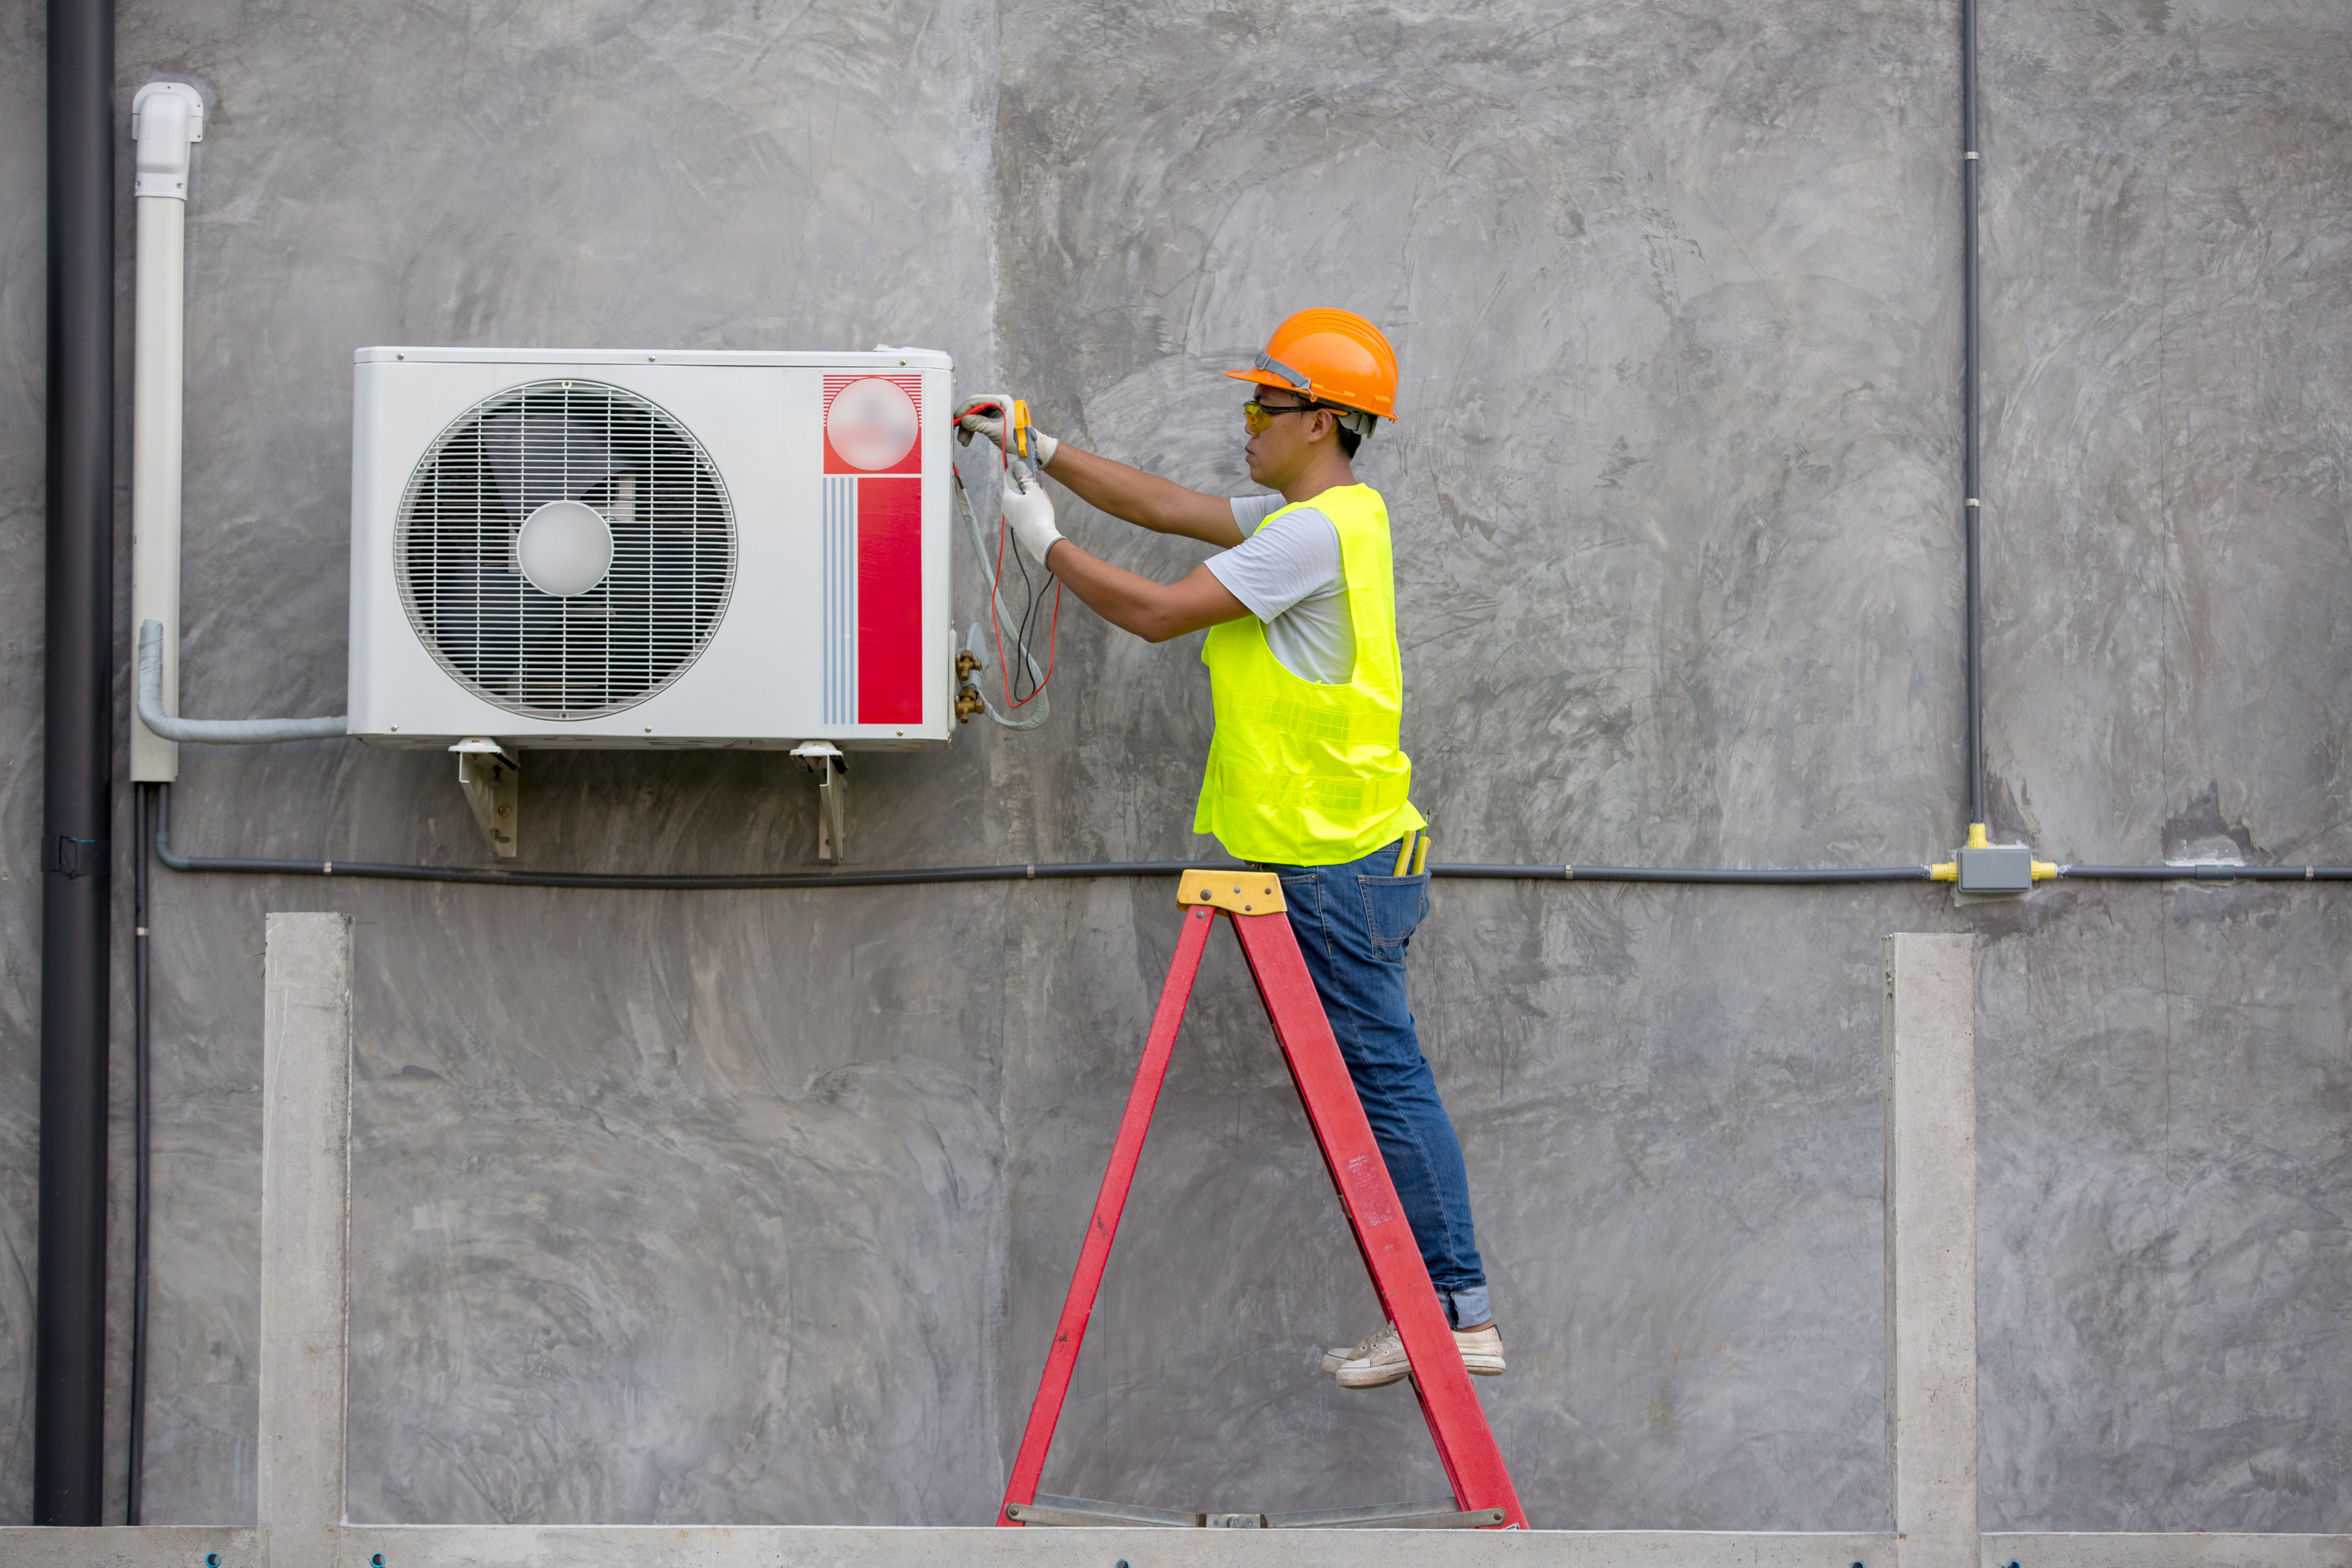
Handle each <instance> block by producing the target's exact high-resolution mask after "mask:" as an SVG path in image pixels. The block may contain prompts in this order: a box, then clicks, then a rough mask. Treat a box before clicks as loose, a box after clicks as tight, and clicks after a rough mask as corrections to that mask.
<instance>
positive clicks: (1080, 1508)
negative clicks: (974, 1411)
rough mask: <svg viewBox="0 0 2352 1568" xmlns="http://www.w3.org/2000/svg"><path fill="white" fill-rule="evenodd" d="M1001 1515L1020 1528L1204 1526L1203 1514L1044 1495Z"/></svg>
mask: <svg viewBox="0 0 2352 1568" xmlns="http://www.w3.org/2000/svg"><path fill="white" fill-rule="evenodd" d="M1004 1512H1005V1516H1006V1517H1007V1518H1010V1519H1016V1520H1019V1521H1021V1522H1022V1523H1024V1524H1075V1525H1096V1526H1099V1525H1105V1524H1141V1525H1150V1526H1153V1527H1155V1528H1159V1529H1179V1530H1181V1529H1184V1528H1186V1527H1190V1528H1192V1529H1194V1530H1198V1529H1199V1528H1201V1527H1202V1525H1204V1524H1206V1523H1207V1522H1208V1516H1207V1515H1206V1514H1199V1513H1183V1512H1179V1511H1178V1510H1175V1509H1169V1508H1146V1507H1144V1506H1143V1505H1142V1504H1141V1503H1133V1502H1098V1501H1097V1500H1095V1499H1093V1498H1083V1497H1053V1496H1050V1495H1048V1494H1047V1493H1045V1492H1039V1493H1038V1494H1037V1500H1036V1501H1035V1502H1016V1503H1008V1504H1006V1505H1005V1509H1004Z"/></svg>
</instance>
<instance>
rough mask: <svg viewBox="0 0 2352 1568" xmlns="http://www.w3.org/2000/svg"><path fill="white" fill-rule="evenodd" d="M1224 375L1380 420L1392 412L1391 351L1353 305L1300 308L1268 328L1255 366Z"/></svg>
mask: <svg viewBox="0 0 2352 1568" xmlns="http://www.w3.org/2000/svg"><path fill="white" fill-rule="evenodd" d="M1225 374H1227V375H1230V376H1232V377H1233V378H1234V380H1235V381H1254V382H1255V383H1257V384H1259V385H1260V386H1279V387H1284V388H1286V389H1287V390H1289V391H1292V392H1295V393H1297V394H1298V395H1300V396H1302V397H1309V398H1312V399H1314V400H1315V401H1316V402H1318V403H1336V404H1338V405H1339V406H1340V407H1342V408H1353V409H1358V410H1360V411H1361V412H1363V413H1366V414H1376V415H1378V416H1380V417H1381V418H1383V419H1393V418H1395V417H1396V387H1397V362H1396V350H1394V349H1392V348H1391V347H1389V341H1388V339H1387V338H1385V337H1383V336H1382V335H1381V330H1380V329H1379V328H1378V327H1376V326H1374V325H1372V324H1371V322H1370V321H1366V320H1364V318H1363V317H1361V316H1359V315H1358V314H1356V313H1355V312H1354V311H1353V310H1330V309H1328V308H1326V307H1322V306H1318V307H1317V308H1316V309H1314V310H1301V311H1299V312H1298V313H1297V315H1295V316H1293V317H1291V318H1290V319H1289V320H1288V321H1285V322H1283V323H1282V325H1280V326H1278V327H1276V328H1275V329H1274V336H1272V337H1270V338H1268V339H1266V340H1265V349H1264V350H1263V351H1262V352H1261V353H1259V354H1258V356H1257V364H1256V365H1255V368H1253V369H1250V370H1229V371H1227V372H1225ZM1367 428H1369V426H1367Z"/></svg>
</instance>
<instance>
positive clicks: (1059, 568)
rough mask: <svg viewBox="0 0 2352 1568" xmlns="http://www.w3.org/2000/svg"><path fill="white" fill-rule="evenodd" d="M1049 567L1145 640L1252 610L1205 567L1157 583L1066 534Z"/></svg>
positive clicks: (1048, 555)
mask: <svg viewBox="0 0 2352 1568" xmlns="http://www.w3.org/2000/svg"><path fill="white" fill-rule="evenodd" d="M1055 477H1056V478H1059V477H1060V476H1059V475H1056V476H1055ZM1045 569H1046V570H1047V571H1049V572H1051V573H1052V574H1054V575H1055V576H1056V577H1059V578H1060V579H1061V580H1062V582H1063V584H1065V585H1066V586H1067V587H1068V588H1069V590H1070V592H1071V593H1073V594H1076V595H1077V596H1078V599H1079V602H1080V603H1082V604H1084V605H1086V606H1087V608H1088V609H1090V610H1092V611H1093V612H1094V613H1095V614H1096V615H1098V616H1101V617H1102V618H1103V619H1104V620H1107V621H1108V622H1109V623H1110V624H1111V625H1113V626H1117V627H1118V628H1119V630H1121V631H1124V632H1132V633H1134V634H1135V635H1136V636H1137V637H1141V638H1142V639H1143V640H1144V641H1146V642H1155V643H1158V642H1166V641H1167V640H1168V639H1169V638H1171V637H1182V636H1183V635H1184V634H1185V633H1186V632H1196V631H1199V630H1200V629H1201V628H1202V626H1216V625H1219V624H1220V623H1222V622H1224V621H1234V620H1239V619H1241V618H1242V617H1243V616H1246V615H1248V614H1249V609H1248V607H1247V606H1246V605H1243V603H1242V602H1241V601H1240V600H1239V599H1236V598H1234V595H1233V593H1232V591H1231V590H1230V589H1228V588H1227V587H1226V586H1225V585H1224V584H1223V583H1220V582H1218V581H1217V579H1216V575H1215V574H1213V573H1212V572H1211V571H1210V570H1209V569H1208V568H1207V567H1205V566H1196V567H1194V568H1193V569H1192V573H1191V574H1190V575H1188V576H1186V577H1185V578H1183V579H1182V580H1181V582H1176V583H1155V582H1153V581H1152V580H1151V579H1150V578H1149V577H1146V576H1143V575H1141V574H1138V573H1134V572H1129V571H1128V570H1127V569H1126V568H1125V567H1123V566H1114V565H1112V564H1111V563H1109V562H1108V561H1105V560H1103V559H1101V558H1100V557H1099V556H1094V555H1089V554H1087V552H1085V551H1083V550H1081V549H1079V548H1078V547H1077V546H1076V545H1075V544H1073V543H1071V542H1069V541H1068V540H1066V539H1064V540H1058V541H1056V542H1055V544H1054V546H1053V547H1052V548H1051V549H1049V550H1048V551H1046V552H1045Z"/></svg>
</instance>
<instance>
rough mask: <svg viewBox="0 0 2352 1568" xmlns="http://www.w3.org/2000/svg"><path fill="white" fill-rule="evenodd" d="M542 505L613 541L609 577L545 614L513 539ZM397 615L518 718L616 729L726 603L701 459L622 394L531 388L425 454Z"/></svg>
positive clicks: (714, 515)
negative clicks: (572, 505) (578, 515)
mask: <svg viewBox="0 0 2352 1568" xmlns="http://www.w3.org/2000/svg"><path fill="white" fill-rule="evenodd" d="M551 500H576V501H583V502H585V503H586V504H588V505H589V506H592V507H593V508H595V509H596V510H597V512H598V513H599V514H600V515H602V516H603V518H604V521H605V522H606V524H607V525H608V526H609V527H610V528H611V529H612V531H613V564H612V569H611V571H609V572H608V573H607V574H605V577H604V581H603V582H602V583H600V584H597V585H596V586H595V587H593V588H592V589H590V590H589V591H588V592H586V593H584V594H581V595H575V596H573V597H571V598H557V597H556V596H554V595H551V594H546V593H542V592H541V590H540V589H538V588H537V587H535V586H533V585H532V584H531V583H530V580H529V579H528V578H526V577H525V576H524V575H523V574H522V570H521V566H520V562H519V561H518V560H517V556H516V544H515V541H516V537H517V535H518V533H519V532H520V530H521V528H522V524H523V520H524V519H526V518H528V517H529V516H530V514H531V512H532V511H533V510H536V509H538V508H539V507H541V506H543V505H545V504H546V503H547V502H549V501H551ZM394 556H395V559H396V561H397V563H398V574H399V578H400V598H401V604H402V605H403V606H404V607H405V608H406V610H407V611H408V617H409V621H410V623H411V624H412V625H413V626H415V628H416V634H417V636H418V637H422V638H423V639H424V641H425V647H427V648H429V649H431V650H432V654H433V657H434V658H435V660H436V661H437V662H438V663H439V664H440V666H441V668H443V669H446V670H447V671H448V672H449V674H450V676H451V677H452V678H453V679H456V680H457V682H458V683H459V684H461V685H463V686H464V687H465V688H466V689H467V690H468V691H471V692H473V693H474V694H475V695H476V696H478V697H479V698H481V699H482V700H484V701H487V702H491V703H495V704H496V705H497V706H499V707H500V708H503V709H505V710H507V711H508V712H509V713H519V714H522V715H524V716H526V717H528V718H533V719H559V720H572V719H594V718H600V717H603V716H604V715H607V714H612V713H618V712H621V711H623V710H626V709H628V708H630V707H633V706H635V704H637V703H639V702H643V701H644V700H646V698H648V697H651V696H653V695H654V694H655V693H656V692H657V691H659V690H661V689H663V688H664V687H666V686H667V685H668V684H669V683H670V682H671V681H673V680H676V679H677V678H678V677H679V676H680V675H682V674H684V673H685V672H686V670H687V668H688V667H689V666H690V665H692V664H693V663H694V661H695V659H696V658H697V657H698V656H699V655H700V654H701V652H702V650H703V649H704V648H705V647H708V646H709V642H710V638H711V636H712V634H713V633H714V632H715V631H717V629H718V626H719V619H720V617H721V616H724V615H725V614H726V612H727V601H728V597H729V595H730V594H731V593H732V592H733V591H734V586H735V517H734V511H733V509H732V508H731V507H730V506H729V504H728V500H727V490H726V487H725V486H724V485H723V484H722V483H721V482H720V480H719V471H718V469H717V468H714V467H713V466H712V465H711V461H710V457H709V453H707V452H705V451H704V450H703V449H702V446H701V443H699V442H698V441H697V440H695V438H694V437H693V436H692V435H691V434H690V433H689V432H688V430H687V428H686V427H685V426H683V425H680V424H679V423H678V422H677V420H676V419H674V418H672V417H671V416H669V415H668V414H667V413H665V412H664V411H663V410H661V409H660V408H657V407H656V406H655V405H653V404H651V403H648V402H647V401H646V400H645V399H644V398H642V397H639V396H638V395H635V393H632V392H627V391H625V390H623V389H622V388H620V387H617V386H608V385H606V384H603V383H601V382H593V381H576V380H575V381H541V382H533V383H531V384H528V385H524V386H518V387H513V388H510V389H509V390H508V391H505V392H501V393H499V394H498V395H495V396H492V397H487V398H484V399H483V400H482V401H481V402H479V403H478V404H476V405H474V406H473V407H471V408H469V409H467V411H466V412H465V413H464V414H462V415H460V416H458V417H457V419H456V420H454V421H453V422H452V423H451V424H450V426H449V427H448V428H447V429H446V430H445V431H443V432H442V433H441V436H440V438H439V439H437V440H436V441H435V442H434V443H433V447H432V450H431V451H429V452H427V453H426V454H425V458H424V460H423V461H421V462H419V463H418V464H417V466H416V471H415V474H413V475H412V476H410V478H409V481H408V490H407V493H406V494H405V495H404V496H403V497H402V498H401V503H400V522H399V528H398V531H397V533H396V535H395V539H394Z"/></svg>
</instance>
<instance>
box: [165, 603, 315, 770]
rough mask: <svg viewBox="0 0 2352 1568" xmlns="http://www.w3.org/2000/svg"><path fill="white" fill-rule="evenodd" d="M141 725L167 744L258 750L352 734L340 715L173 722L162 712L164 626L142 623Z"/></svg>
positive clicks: (168, 715)
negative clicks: (273, 744) (280, 743)
mask: <svg viewBox="0 0 2352 1568" xmlns="http://www.w3.org/2000/svg"><path fill="white" fill-rule="evenodd" d="M139 721H140V722H141V723H142V724H144V725H146V726H147V728H149V729H150V730H152V731H154V732H155V733H157V734H158V735H161V736H163V739H165V740H167V741H200V742H205V743H206V744H209V745H215V746H257V745H262V744H265V743H267V742H271V741H317V740H323V739H324V738H326V737H327V736H329V735H341V734H345V733H347V732H349V729H350V725H349V724H348V722H347V721H345V719H344V716H343V715H342V714H341V713H338V714H336V715H334V716H333V717H332V718H328V719H174V718H173V717H172V716H171V715H170V714H169V713H166V712H164V711H163V622H161V621H142V622H140V623H139Z"/></svg>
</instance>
